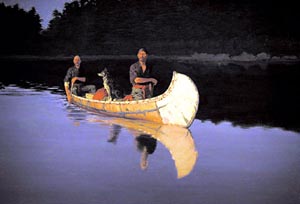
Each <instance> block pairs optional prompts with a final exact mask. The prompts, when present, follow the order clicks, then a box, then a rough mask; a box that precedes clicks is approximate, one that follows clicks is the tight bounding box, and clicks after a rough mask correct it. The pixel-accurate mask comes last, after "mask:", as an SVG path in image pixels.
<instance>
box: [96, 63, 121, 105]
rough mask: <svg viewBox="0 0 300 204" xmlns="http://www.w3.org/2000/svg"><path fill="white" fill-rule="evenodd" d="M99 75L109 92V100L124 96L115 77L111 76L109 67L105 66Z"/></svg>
mask: <svg viewBox="0 0 300 204" xmlns="http://www.w3.org/2000/svg"><path fill="white" fill-rule="evenodd" d="M98 76H100V77H102V79H103V87H104V89H105V91H106V93H107V98H106V100H107V101H112V100H117V99H121V98H123V94H122V92H121V91H120V90H119V89H118V88H117V85H116V83H115V81H114V79H113V78H112V77H111V76H110V74H109V72H108V70H107V68H104V70H102V71H101V72H100V73H98Z"/></svg>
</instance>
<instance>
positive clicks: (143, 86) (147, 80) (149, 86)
mask: <svg viewBox="0 0 300 204" xmlns="http://www.w3.org/2000/svg"><path fill="white" fill-rule="evenodd" d="M137 57H138V60H139V61H138V62H136V63H134V64H132V65H131V66H130V71H129V76H130V83H131V84H132V92H131V95H132V97H133V99H134V100H140V99H145V98H151V97H152V95H153V86H155V85H156V84H157V80H156V79H154V78H152V77H151V68H150V67H148V66H147V64H146V61H147V58H148V52H147V50H146V49H145V48H141V49H139V51H138V54H137Z"/></svg>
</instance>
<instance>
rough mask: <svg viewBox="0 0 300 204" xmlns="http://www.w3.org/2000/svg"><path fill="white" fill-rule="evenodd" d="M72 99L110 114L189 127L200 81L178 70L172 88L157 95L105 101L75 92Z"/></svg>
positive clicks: (102, 112) (196, 108) (194, 113)
mask: <svg viewBox="0 0 300 204" xmlns="http://www.w3.org/2000/svg"><path fill="white" fill-rule="evenodd" d="M72 103H74V104H76V105H78V106H80V107H82V108H85V109H88V110H91V111H93V112H97V113H101V114H108V115H110V116H116V117H122V118H131V119H140V120H147V121H151V122H155V123H160V124H166V125H177V126H181V127H189V126H190V125H191V124H192V122H193V121H194V119H195V117H196V113H197V110H198V105H199V93H198V90H197V87H196V85H195V84H194V82H193V81H192V80H191V79H190V78H189V77H188V76H187V75H184V74H181V73H178V72H175V71H174V72H173V77H172V80H171V83H170V85H169V87H168V89H167V90H166V91H165V92H164V93H163V94H161V95H159V96H156V97H153V98H149V99H144V100H134V101H102V100H93V99H88V98H85V97H80V96H76V95H72Z"/></svg>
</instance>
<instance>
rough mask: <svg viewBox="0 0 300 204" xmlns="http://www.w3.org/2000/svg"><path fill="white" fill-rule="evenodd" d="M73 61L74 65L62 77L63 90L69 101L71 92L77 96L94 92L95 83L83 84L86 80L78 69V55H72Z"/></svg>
mask: <svg viewBox="0 0 300 204" xmlns="http://www.w3.org/2000/svg"><path fill="white" fill-rule="evenodd" d="M73 63H74V66H72V67H70V68H69V69H68V71H67V74H66V76H65V78H64V86H65V91H66V95H67V99H68V101H69V102H70V101H71V92H72V93H73V94H76V95H78V96H84V94H85V93H95V92H96V86H95V85H85V84H84V83H85V82H86V77H85V76H84V74H83V73H82V69H80V64H81V59H80V57H79V56H78V55H76V56H75V57H74V59H73ZM70 82H71V83H70ZM70 84H71V87H70ZM70 89H72V90H70Z"/></svg>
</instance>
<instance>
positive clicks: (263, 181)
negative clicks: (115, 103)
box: [0, 60, 300, 204]
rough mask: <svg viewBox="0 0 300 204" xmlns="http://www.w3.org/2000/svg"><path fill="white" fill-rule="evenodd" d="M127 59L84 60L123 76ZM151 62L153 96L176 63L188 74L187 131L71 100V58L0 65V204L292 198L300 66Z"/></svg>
mask: <svg viewBox="0 0 300 204" xmlns="http://www.w3.org/2000/svg"><path fill="white" fill-rule="evenodd" d="M130 63H131V61H130V60H128V61H116V60H115V61H114V60H106V61H97V62H86V63H85V65H86V66H90V67H98V68H97V70H96V71H99V69H101V68H102V67H104V66H108V67H110V68H111V70H113V71H114V72H116V73H118V70H120V71H121V72H122V73H123V75H122V74H120V75H119V77H120V80H122V79H121V78H125V79H124V83H125V81H126V80H127V78H126V77H125V76H127V72H126V69H127V68H128V66H127V65H128V64H130ZM155 63H156V65H157V67H159V68H160V69H159V71H157V73H156V74H157V76H158V78H159V79H160V80H159V81H160V83H161V87H159V88H158V90H156V91H157V92H156V93H157V94H159V93H161V92H163V90H164V89H166V88H167V85H168V82H169V81H168V80H170V78H171V73H172V71H173V70H176V71H179V72H183V73H186V74H188V75H189V76H191V78H192V79H193V80H194V81H195V83H196V85H197V87H198V89H199V92H200V105H199V111H198V113H197V118H196V119H195V121H194V123H193V124H192V126H191V127H190V128H189V129H182V128H173V129H172V128H170V127H168V126H157V125H153V124H147V123H143V122H141V121H131V120H122V119H117V118H112V117H106V116H103V115H95V114H93V113H91V112H88V111H86V110H83V109H80V108H78V107H76V106H74V105H72V104H68V103H67V101H66V99H65V95H64V92H63V89H62V78H63V77H64V74H65V71H66V69H67V68H68V66H69V65H70V63H69V62H66V61H55V62H50V61H36V62H29V61H25V62H24V61H4V62H3V63H2V64H4V65H5V66H2V68H3V67H4V68H5V69H7V70H8V71H9V73H8V74H7V75H4V74H2V75H1V77H0V82H1V84H2V85H1V89H0V108H1V115H0V201H1V203H7V204H15V203H49V204H50V203H51V204H52V203H55V204H56V203H91V204H93V203H95V204H96V203H97V204H98V203H130V204H135V203H136V204H140V203H164V204H165V203H170V204H171V203H172V204H173V203H174V204H176V203H178V204H182V203H184V204H186V203H207V204H210V203H226V204H227V203H228V204H232V203H249V204H250V203H251V204H253V203H261V204H266V203H270V204H271V203H272V204H277V203H278V204H281V203H284V204H286V203H291V204H295V203H299V202H300V173H299V172H300V148H299V147H300V133H299V127H300V126H299V120H298V119H295V118H293V116H297V117H298V116H299V107H298V104H299V103H298V102H299V98H298V96H297V92H296V91H295V90H297V85H298V83H299V82H298V79H299V76H300V74H299V73H300V72H299V65H268V66H267V67H260V66H258V65H251V66H249V67H245V66H243V67H242V66H238V65H233V64H232V65H224V66H222V65H221V66H220V65H219V66H218V65H205V64H199V63H198V64H196V63H183V62H176V63H172V64H171V63H170V62H166V61H158V62H155ZM166 65H168V66H166ZM119 67H122V68H119ZM123 67H125V68H123ZM163 67H164V69H163ZM166 67H167V68H166ZM169 67H173V68H172V69H171V68H169ZM96 71H93V72H96ZM93 72H92V71H91V73H90V75H91V76H92V75H93ZM124 73H125V74H124ZM91 78H92V77H91ZM93 80H94V81H96V80H97V78H95V79H92V81H93ZM96 83H98V86H101V83H99V82H96ZM124 86H125V89H126V88H128V87H126V85H124ZM145 149H147V150H148V154H145Z"/></svg>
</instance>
